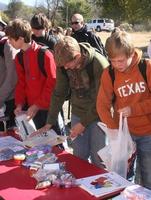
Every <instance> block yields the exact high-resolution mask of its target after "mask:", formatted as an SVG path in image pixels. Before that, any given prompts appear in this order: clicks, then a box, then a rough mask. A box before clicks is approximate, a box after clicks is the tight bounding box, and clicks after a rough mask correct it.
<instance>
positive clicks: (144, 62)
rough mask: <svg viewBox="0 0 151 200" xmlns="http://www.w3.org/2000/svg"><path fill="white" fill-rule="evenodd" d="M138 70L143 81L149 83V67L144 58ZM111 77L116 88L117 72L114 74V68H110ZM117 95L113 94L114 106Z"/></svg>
mask: <svg viewBox="0 0 151 200" xmlns="http://www.w3.org/2000/svg"><path fill="white" fill-rule="evenodd" d="M138 68H139V71H140V73H141V75H142V77H143V79H144V80H145V82H146V83H147V75H146V68H147V65H146V60H145V59H144V58H142V59H141V60H140V62H139V64H138ZM109 75H110V77H111V81H112V85H113V86H114V81H115V72H114V68H113V67H112V66H111V64H110V66H109ZM115 98H116V97H115V94H114V93H113V97H112V103H113V104H114V102H115Z"/></svg>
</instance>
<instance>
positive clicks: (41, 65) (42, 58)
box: [38, 46, 49, 77]
mask: <svg viewBox="0 0 151 200" xmlns="http://www.w3.org/2000/svg"><path fill="white" fill-rule="evenodd" d="M48 49H49V47H48V46H42V47H41V48H40V49H39V51H38V66H39V69H40V71H41V72H42V74H43V75H44V76H45V77H47V73H46V70H45V52H46V51H47V50H48Z"/></svg>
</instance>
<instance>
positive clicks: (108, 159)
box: [98, 114, 136, 178]
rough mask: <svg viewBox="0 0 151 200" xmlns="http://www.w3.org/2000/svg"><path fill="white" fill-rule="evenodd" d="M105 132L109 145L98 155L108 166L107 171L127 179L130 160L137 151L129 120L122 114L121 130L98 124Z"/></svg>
mask: <svg viewBox="0 0 151 200" xmlns="http://www.w3.org/2000/svg"><path fill="white" fill-rule="evenodd" d="M98 125H99V126H100V127H101V129H103V130H104V131H105V133H106V134H107V137H108V139H109V144H108V145H107V146H105V147H104V148H103V149H101V150H99V151H98V155H99V156H100V157H101V159H102V160H103V162H104V164H105V165H106V168H107V170H109V171H114V172H116V173H118V174H119V175H121V176H122V177H124V178H126V176H127V172H128V160H129V159H130V158H131V156H132V155H133V153H134V152H135V151H136V146H135V143H134V142H133V140H132V138H131V136H130V133H129V129H128V125H127V118H123V117H122V114H120V120H119V129H113V131H112V129H108V128H107V127H105V126H103V124H102V123H99V124H98Z"/></svg>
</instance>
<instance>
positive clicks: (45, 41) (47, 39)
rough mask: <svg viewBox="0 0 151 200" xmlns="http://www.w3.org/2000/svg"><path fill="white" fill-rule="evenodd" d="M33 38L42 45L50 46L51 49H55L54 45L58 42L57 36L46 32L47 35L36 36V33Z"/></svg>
mask: <svg viewBox="0 0 151 200" xmlns="http://www.w3.org/2000/svg"><path fill="white" fill-rule="evenodd" d="M32 39H33V40H34V41H35V42H36V43H38V44H40V45H42V46H48V47H49V49H50V50H52V51H53V50H54V45H55V44H56V42H57V40H56V38H55V36H53V35H50V34H48V33H46V34H45V36H40V37H36V36H35V35H32Z"/></svg>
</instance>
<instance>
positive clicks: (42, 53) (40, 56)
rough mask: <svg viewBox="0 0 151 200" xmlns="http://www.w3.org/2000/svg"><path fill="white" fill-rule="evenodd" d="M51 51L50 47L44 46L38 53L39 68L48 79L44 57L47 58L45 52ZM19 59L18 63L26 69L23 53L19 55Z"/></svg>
mask: <svg viewBox="0 0 151 200" xmlns="http://www.w3.org/2000/svg"><path fill="white" fill-rule="evenodd" d="M47 50H49V47H48V46H42V47H40V49H39V51H38V54H37V59H38V67H39V69H40V71H41V73H42V74H43V75H44V76H45V77H47V73H46V71H45V67H44V64H45V63H44V56H45V52H46V51H47ZM17 58H18V62H19V64H20V65H21V66H22V67H23V69H24V62H23V51H20V52H19V53H18V54H17Z"/></svg>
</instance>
